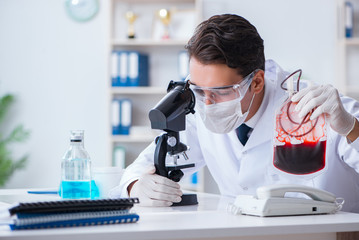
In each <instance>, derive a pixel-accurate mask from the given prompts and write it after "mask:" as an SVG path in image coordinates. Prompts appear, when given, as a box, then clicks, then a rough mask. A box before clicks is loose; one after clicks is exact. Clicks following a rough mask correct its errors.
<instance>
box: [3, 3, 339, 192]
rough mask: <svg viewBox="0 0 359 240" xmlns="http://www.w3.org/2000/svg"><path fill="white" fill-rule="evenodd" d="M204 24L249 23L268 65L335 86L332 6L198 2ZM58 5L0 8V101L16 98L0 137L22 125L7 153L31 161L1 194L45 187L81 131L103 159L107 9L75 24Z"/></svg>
mask: <svg viewBox="0 0 359 240" xmlns="http://www.w3.org/2000/svg"><path fill="white" fill-rule="evenodd" d="M203 1H204V16H205V18H207V17H209V16H211V15H213V14H217V13H236V14H239V15H242V16H243V17H245V18H247V19H248V20H249V21H251V22H252V23H253V24H254V25H255V26H256V27H257V29H258V31H259V33H260V34H261V36H262V38H263V39H264V41H265V53H266V57H267V58H272V59H275V60H276V61H277V62H278V63H280V64H281V65H282V67H283V68H285V69H288V70H295V69H297V68H302V69H303V73H304V75H305V77H306V78H309V79H312V80H316V81H319V82H329V83H335V74H336V66H335V51H336V50H335V49H336V46H335V43H336V42H335V41H336V13H335V11H336V9H335V0H301V1H299V0H298V1H294V0H270V1H268V0H232V1H231V0H203ZM64 2H65V1H64V0H31V1H29V0H0V94H1V95H2V94H4V93H14V94H16V96H17V97H18V101H17V103H16V105H15V107H14V108H13V109H12V111H11V114H10V115H9V117H8V119H7V120H8V121H9V122H10V123H9V124H8V125H7V126H5V127H2V129H0V130H1V132H3V131H8V130H9V129H10V127H11V126H15V125H16V124H17V123H23V124H24V125H25V126H26V128H28V129H30V131H31V132H32V134H31V137H30V139H29V140H28V141H27V142H26V143H24V144H18V145H14V148H13V149H14V151H15V155H16V156H20V155H22V154H24V153H29V154H30V159H29V162H28V163H29V164H28V166H27V168H26V169H25V170H24V171H19V172H17V173H16V174H15V175H14V177H13V178H12V179H11V181H10V182H9V183H8V184H7V187H52V186H56V185H57V184H58V182H59V177H60V162H61V158H62V155H63V153H64V151H65V150H66V149H67V147H68V132H69V130H70V129H79V128H81V129H84V130H85V146H86V148H87V150H88V151H89V153H90V155H91V157H92V160H93V163H94V165H95V166H101V165H104V161H106V160H108V159H109V157H110V156H108V154H107V150H108V149H107V143H108V142H107V141H108V139H107V134H106V133H107V132H106V131H108V126H107V123H108V122H109V121H108V117H107V109H106V108H107V106H108V105H107V104H108V103H107V100H108V98H107V96H106V91H107V84H108V82H107V81H108V80H107V79H106V70H107V69H106V68H107V62H106V61H107V59H106V56H107V47H108V46H107V41H108V39H107V36H109V34H108V30H109V29H108V16H107V14H106V11H107V10H108V9H107V8H108V1H104V0H100V3H101V9H100V12H99V14H98V15H97V16H96V17H95V18H94V19H93V20H92V21H90V22H87V23H77V22H74V21H72V20H71V19H69V18H68V16H67V15H66V12H65V9H64Z"/></svg>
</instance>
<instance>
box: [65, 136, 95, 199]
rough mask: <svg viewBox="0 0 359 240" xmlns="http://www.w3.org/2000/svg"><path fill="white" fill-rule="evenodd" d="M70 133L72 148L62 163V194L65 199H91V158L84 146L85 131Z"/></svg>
mask: <svg viewBox="0 0 359 240" xmlns="http://www.w3.org/2000/svg"><path fill="white" fill-rule="evenodd" d="M70 133H71V135H70V148H69V150H67V152H66V153H65V155H64V157H63V159H62V163H61V176H62V177H61V187H60V196H61V197H62V198H63V199H91V160H90V156H89V154H88V153H87V151H86V150H85V148H84V131H83V130H75V131H71V132H70Z"/></svg>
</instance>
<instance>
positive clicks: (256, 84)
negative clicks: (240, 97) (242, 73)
mask: <svg viewBox="0 0 359 240" xmlns="http://www.w3.org/2000/svg"><path fill="white" fill-rule="evenodd" d="M263 89H264V71H263V70H259V71H258V72H257V73H256V74H255V75H254V77H253V80H252V83H251V91H252V92H254V93H255V94H258V93H260V92H261V91H262V90H263Z"/></svg>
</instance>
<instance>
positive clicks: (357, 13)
mask: <svg viewBox="0 0 359 240" xmlns="http://www.w3.org/2000/svg"><path fill="white" fill-rule="evenodd" d="M345 2H346V1H345V0H337V9H338V76H337V86H338V88H339V89H340V92H341V93H343V94H345V95H347V96H350V97H353V98H355V99H357V100H358V99H359V81H358V79H359V68H358V66H357V64H358V62H359V0H349V1H348V2H350V3H351V4H352V5H353V10H354V14H353V35H352V37H350V38H348V37H346V36H345V21H346V18H347V17H348V16H347V14H346V11H345Z"/></svg>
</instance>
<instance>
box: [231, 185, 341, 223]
mask: <svg viewBox="0 0 359 240" xmlns="http://www.w3.org/2000/svg"><path fill="white" fill-rule="evenodd" d="M286 193H303V194H305V195H307V196H308V197H310V199H307V198H298V197H287V196H285V194H286ZM339 199H340V198H336V197H335V196H334V195H333V194H332V193H330V192H327V191H324V190H320V189H317V188H313V187H308V186H302V185H292V184H281V185H280V184H278V185H269V186H263V187H259V188H258V189H257V196H250V195H239V196H237V197H236V200H235V202H234V204H232V205H231V207H230V210H231V211H232V212H233V213H235V214H237V213H241V214H246V215H255V216H263V217H264V216H287V215H307V214H325V213H335V212H337V211H339V210H340V209H341V207H342V205H343V204H344V199H342V201H341V202H339V201H338V200H339Z"/></svg>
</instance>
